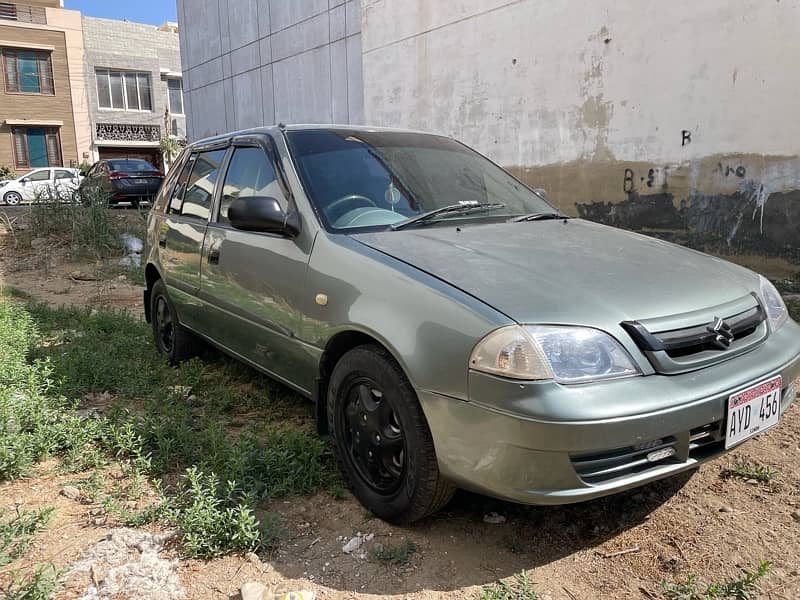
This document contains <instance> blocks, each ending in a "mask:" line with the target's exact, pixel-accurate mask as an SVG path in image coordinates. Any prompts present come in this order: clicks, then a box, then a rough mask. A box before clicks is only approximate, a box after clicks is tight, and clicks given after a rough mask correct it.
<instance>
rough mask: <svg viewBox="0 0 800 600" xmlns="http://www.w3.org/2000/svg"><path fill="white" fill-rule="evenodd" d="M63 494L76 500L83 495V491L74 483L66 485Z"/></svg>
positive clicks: (62, 489) (62, 490)
mask: <svg viewBox="0 0 800 600" xmlns="http://www.w3.org/2000/svg"><path fill="white" fill-rule="evenodd" d="M61 495H62V496H66V497H67V498H69V499H70V500H75V499H77V498H80V497H81V491H80V490H79V489H78V488H76V487H75V486H74V485H65V486H64V487H63V488H61Z"/></svg>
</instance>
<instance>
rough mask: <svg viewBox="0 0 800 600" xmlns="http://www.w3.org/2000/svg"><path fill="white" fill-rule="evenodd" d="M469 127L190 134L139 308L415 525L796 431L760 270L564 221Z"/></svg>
mask: <svg viewBox="0 0 800 600" xmlns="http://www.w3.org/2000/svg"><path fill="white" fill-rule="evenodd" d="M543 196H544V195H543V194H541V193H537V192H536V191H535V190H533V189H530V188H528V187H526V186H525V185H524V184H523V183H521V182H520V181H518V180H516V179H515V178H514V177H512V176H511V175H510V174H508V173H507V172H505V171H504V170H502V169H501V168H500V167H498V166H496V165H495V164H493V163H492V162H490V161H489V160H488V159H486V158H484V157H483V156H481V155H479V154H478V153H476V152H475V151H473V150H471V149H469V148H467V147H466V146H464V145H462V144H460V143H459V142H457V141H455V140H453V139H450V138H446V137H441V136H436V135H427V134H421V133H414V132H405V131H389V130H381V129H367V128H359V127H349V126H343V127H315V126H306V127H302V126H296V127H272V128H264V129H256V130H251V131H241V132H237V133H232V134H229V135H223V136H219V137H215V138H212V139H207V140H203V141H200V142H196V143H194V144H192V145H190V146H189V147H188V148H187V149H186V150H185V151H184V153H183V154H182V156H181V157H180V158H179V159H178V161H177V162H176V164H175V167H174V168H173V170H171V171H170V174H169V176H168V178H167V180H166V183H165V184H164V186H163V187H162V189H161V193H160V194H159V196H158V198H157V199H156V202H155V205H154V208H153V210H152V211H151V212H150V216H149V222H148V232H147V243H146V247H147V248H148V249H149V251H148V252H149V254H148V256H147V259H146V268H145V276H146V282H147V287H146V291H145V316H146V318H147V320H148V321H149V322H150V323H152V327H153V334H154V339H155V344H156V346H157V348H158V349H159V351H161V352H162V353H164V354H165V355H166V356H167V357H168V358H169V360H170V361H172V362H177V361H179V360H181V359H183V358H186V357H187V356H189V355H190V354H191V353H192V352H193V351H194V350H195V349H196V346H197V344H198V339H203V340H206V341H208V342H211V343H212V344H214V345H215V346H217V347H219V348H221V349H222V350H223V351H224V352H226V353H228V354H230V355H231V356H233V357H235V358H237V359H239V360H241V361H243V362H245V363H247V364H249V365H251V366H253V367H255V368H257V369H259V370H261V371H263V372H264V373H267V374H268V375H270V376H272V377H274V378H275V379H278V380H280V381H282V382H284V383H285V384H287V385H289V386H291V387H292V388H294V389H295V390H297V391H298V392H300V393H301V394H304V395H306V396H308V397H311V398H312V399H313V400H314V401H315V404H316V415H317V419H318V427H319V429H320V430H321V431H322V432H328V433H329V434H330V437H331V440H332V443H333V447H334V449H335V452H336V456H337V459H338V462H339V465H340V468H341V470H342V473H343V476H344V478H345V480H346V481H347V482H348V484H349V485H350V487H351V489H352V490H353V492H354V494H355V495H356V497H357V498H358V499H359V500H360V501H361V502H362V503H363V504H364V505H365V506H366V507H367V508H369V509H370V510H371V511H372V512H373V513H375V514H376V515H378V516H380V517H382V518H384V519H387V520H390V521H394V522H409V521H414V520H416V519H420V518H422V517H424V516H425V515H428V514H430V513H432V512H434V511H436V510H437V509H438V508H440V507H442V506H443V505H444V504H445V503H447V502H448V500H449V499H450V497H451V495H452V494H453V491H454V490H455V488H456V487H463V488H467V489H471V490H474V491H478V492H481V493H485V494H488V495H491V496H495V497H499V498H505V499H509V500H512V501H516V502H522V503H528V504H563V503H570V502H579V501H583V500H589V499H592V498H597V497H600V496H604V495H607V494H611V493H614V492H618V491H620V490H625V489H629V488H632V487H636V486H640V485H643V484H645V483H647V482H650V481H654V480H657V479H661V478H664V477H668V476H671V475H674V474H676V473H680V472H683V471H687V470H689V469H693V468H695V467H697V466H698V465H699V464H701V463H703V462H705V461H707V460H709V459H711V458H714V457H716V456H719V455H720V454H722V453H724V452H726V451H728V450H730V449H731V448H733V447H735V446H737V445H738V444H741V443H742V442H744V441H746V440H748V439H751V438H752V437H753V436H756V435H757V434H759V433H763V432H764V431H766V430H767V429H769V428H771V427H773V426H775V425H777V424H778V422H779V420H780V418H781V415H782V414H783V413H784V412H785V411H786V409H787V408H788V407H789V405H790V404H791V403H792V402H793V400H794V399H795V395H796V394H795V387H794V381H795V379H797V377H798V376H800V326H798V325H797V323H795V322H794V321H793V320H792V319H791V318H789V316H788V312H787V309H786V306H785V304H784V303H783V300H782V299H781V296H780V294H779V293H778V291H777V290H776V289H775V287H774V286H773V285H772V284H771V283H770V282H769V281H767V280H766V279H764V278H763V277H761V276H759V275H758V274H756V273H754V272H752V271H750V270H748V269H745V268H742V267H739V266H736V265H733V264H731V263H728V262H725V261H724V260H720V259H718V258H714V257H711V256H708V255H705V254H702V253H700V252H695V251H693V250H689V249H687V248H683V247H680V246H676V245H673V244H669V243H667V242H664V241H660V240H656V239H653V238H649V237H646V236H643V235H639V234H635V233H631V232H626V231H622V230H619V229H615V228H612V227H607V226H604V225H600V224H597V223H592V222H589V221H584V220H582V219H575V218H568V217H566V216H565V215H563V214H561V213H559V212H558V211H557V210H556V209H555V208H553V207H552V206H551V205H549V204H548V203H547V202H546V201H545V199H544V197H543Z"/></svg>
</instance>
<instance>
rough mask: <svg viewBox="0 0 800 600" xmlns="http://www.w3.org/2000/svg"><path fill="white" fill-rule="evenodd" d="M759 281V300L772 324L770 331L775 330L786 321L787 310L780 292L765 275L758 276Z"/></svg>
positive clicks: (787, 316)
mask: <svg viewBox="0 0 800 600" xmlns="http://www.w3.org/2000/svg"><path fill="white" fill-rule="evenodd" d="M758 278H759V279H760V281H761V301H762V302H763V303H764V308H765V309H766V311H767V318H768V319H769V323H770V325H771V326H772V331H777V330H778V329H779V328H780V326H781V325H783V324H784V323H786V320H787V319H788V318H789V311H788V310H786V304H784V302H783V298H781V294H780V292H779V291H778V290H776V289H775V286H774V285H772V284H771V283H770V281H769V280H768V279H767V278H766V277H762V276H761V275H759V276H758Z"/></svg>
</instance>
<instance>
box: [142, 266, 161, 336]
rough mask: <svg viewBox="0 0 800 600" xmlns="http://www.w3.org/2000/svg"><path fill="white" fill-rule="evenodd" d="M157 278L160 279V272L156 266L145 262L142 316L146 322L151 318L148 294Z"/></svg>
mask: <svg viewBox="0 0 800 600" xmlns="http://www.w3.org/2000/svg"><path fill="white" fill-rule="evenodd" d="M159 279H161V273H159V271H158V268H157V267H156V266H155V265H154V264H153V263H147V266H146V267H145V268H144V281H145V289H144V318H145V321H147V322H148V323H150V322H151V318H152V315H151V314H150V294H151V292H152V290H153V286H154V285H155V283H156V281H158V280H159Z"/></svg>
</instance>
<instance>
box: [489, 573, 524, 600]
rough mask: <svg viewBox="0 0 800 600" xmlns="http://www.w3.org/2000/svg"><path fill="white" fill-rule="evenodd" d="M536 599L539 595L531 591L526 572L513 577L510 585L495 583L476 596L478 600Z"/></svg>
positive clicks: (500, 582)
mask: <svg viewBox="0 0 800 600" xmlns="http://www.w3.org/2000/svg"><path fill="white" fill-rule="evenodd" d="M538 598H539V595H538V594H537V593H536V590H534V589H533V583H531V580H530V579H529V577H528V573H527V571H522V572H521V573H519V574H517V575H515V576H514V581H512V582H511V583H506V582H505V581H497V582H495V583H493V584H492V585H488V586H485V587H484V588H483V589H482V590H481V594H480V596H478V600H538Z"/></svg>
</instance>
